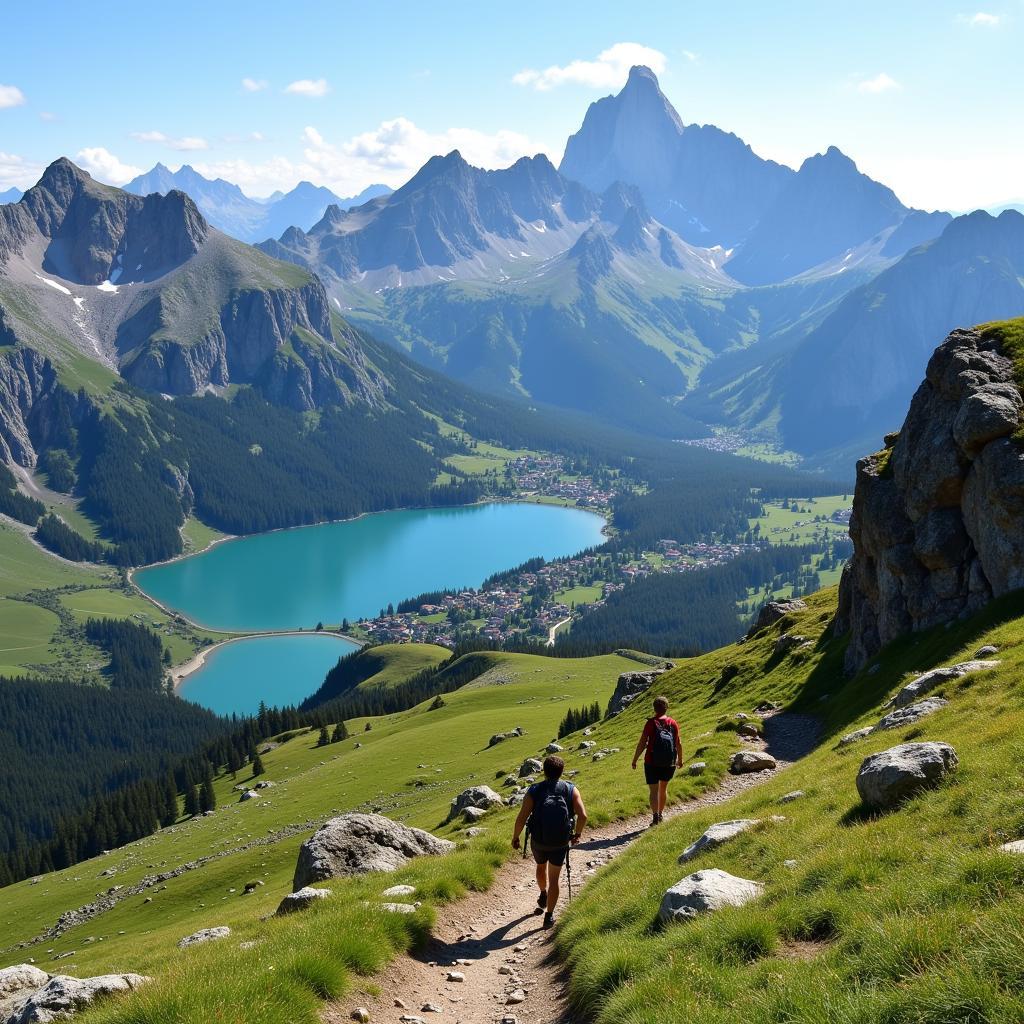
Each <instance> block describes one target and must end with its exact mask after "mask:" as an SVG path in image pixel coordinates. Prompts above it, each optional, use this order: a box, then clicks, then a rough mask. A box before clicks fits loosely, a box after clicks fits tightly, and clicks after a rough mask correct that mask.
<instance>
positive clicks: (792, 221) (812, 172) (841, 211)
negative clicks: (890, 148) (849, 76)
mask: <svg viewBox="0 0 1024 1024" xmlns="http://www.w3.org/2000/svg"><path fill="white" fill-rule="evenodd" d="M951 219H952V218H951V217H950V215H949V214H948V213H931V214H929V213H925V212H923V211H921V210H909V209H908V208H907V207H905V206H904V205H903V204H902V203H901V202H900V201H899V199H897V198H896V194H895V193H894V192H893V191H892V189H889V188H886V186H885V185H881V184H879V183H878V182H877V181H873V180H872V179H871V178H869V177H868V176H867V175H866V174H862V173H861V172H860V171H859V170H857V165H856V164H855V163H854V162H853V161H852V160H851V159H850V158H849V157H848V156H846V155H845V154H843V153H841V152H840V151H839V150H838V149H836V147H835V146H830V147H829V149H828V150H827V151H826V152H825V153H823V154H819V155H817V156H812V157H809V158H808V159H807V160H805V161H804V162H803V164H802V165H801V167H800V170H799V171H798V172H797V173H796V174H795V175H793V177H791V178H790V179H789V181H787V182H786V185H785V187H784V188H783V189H782V190H781V191H780V193H779V194H778V195H777V196H776V198H775V200H774V202H773V203H772V204H771V206H770V207H769V208H768V209H767V210H766V211H765V213H764V215H763V216H762V217H761V219H760V220H759V221H758V223H757V225H756V226H755V227H754V229H753V230H752V231H751V233H750V234H749V235H748V236H747V238H746V239H745V240H744V241H743V243H742V244H741V245H740V247H739V250H738V252H737V254H736V255H735V256H733V258H732V259H731V260H730V261H729V263H728V268H727V269H728V271H729V273H730V274H731V275H732V276H733V277H735V278H736V279H737V280H738V281H740V282H742V283H743V284H751V285H758V284H771V283H773V282H776V281H782V280H785V279H786V278H790V277H796V276H797V275H798V274H802V273H804V272H806V271H808V270H811V269H812V268H814V267H820V266H822V265H824V264H827V263H828V262H829V261H831V260H835V259H837V258H839V259H840V260H841V263H840V264H839V266H838V267H836V268H835V272H836V273H841V272H843V270H844V269H848V265H849V262H850V260H851V259H858V260H859V259H860V258H862V257H863V256H864V255H865V254H866V253H865V252H858V250H861V249H866V250H867V253H870V254H873V255H878V254H880V255H882V256H891V257H896V256H901V255H902V254H903V253H904V252H906V251H907V250H908V249H910V248H912V247H913V246H915V245H917V244H919V243H921V242H924V241H927V240H928V239H929V238H934V237H935V236H936V235H937V234H939V232H940V231H941V230H942V229H943V228H944V227H945V226H946V224H948V223H949V221H950V220H951Z"/></svg>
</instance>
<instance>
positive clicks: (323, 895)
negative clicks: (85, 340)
mask: <svg viewBox="0 0 1024 1024" xmlns="http://www.w3.org/2000/svg"><path fill="white" fill-rule="evenodd" d="M330 895H331V890H330V889H314V888H313V886H311V885H307V886H304V887H303V888H301V889H299V890H297V891H296V892H290V893H288V895H287V896H285V898H284V899H283V900H281V903H280V904H279V906H278V908H277V915H278V916H279V917H283V916H284V915H285V914H293V913H294V912H295V911H296V910H305V909H306V908H307V907H311V906H313V904H314V903H318V902H319V901H320V900H325V899H328V898H329V897H330Z"/></svg>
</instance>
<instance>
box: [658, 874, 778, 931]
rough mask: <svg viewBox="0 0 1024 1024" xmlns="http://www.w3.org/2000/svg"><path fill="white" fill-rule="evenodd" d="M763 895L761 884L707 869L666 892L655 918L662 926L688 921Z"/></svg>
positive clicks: (739, 905)
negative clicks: (661, 922)
mask: <svg viewBox="0 0 1024 1024" xmlns="http://www.w3.org/2000/svg"><path fill="white" fill-rule="evenodd" d="M763 892H764V886H763V885H762V884H761V883H760V882H753V881H751V880H750V879H747V878H737V877H736V876H735V875H730V874H729V873H728V872H727V871H721V870H720V869H718V868H709V869H707V870H705V871H696V872H694V873H693V874H692V875H687V876H686V877H685V878H682V879H680V880H679V881H678V882H676V884H675V885H673V886H672V887H671V888H670V889H667V890H666V892H665V895H664V897H662V901H661V908H660V910H659V912H658V916H659V917H660V918H661V920H662V921H663V922H665V923H669V922H672V921H683V920H689V919H690V918H693V917H697V916H698V915H700V914H706V913H709V912H711V911H715V910H721V909H722V908H723V907H742V906H743V905H744V904H745V903H749V902H750V901H751V900H754V899H757V897H759V896H760V895H761V894H762V893H763Z"/></svg>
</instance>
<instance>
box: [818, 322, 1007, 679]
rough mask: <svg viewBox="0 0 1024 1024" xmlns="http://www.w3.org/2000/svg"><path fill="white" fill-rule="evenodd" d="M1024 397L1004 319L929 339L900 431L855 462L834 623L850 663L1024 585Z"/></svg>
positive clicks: (851, 665)
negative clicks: (847, 548)
mask: <svg viewBox="0 0 1024 1024" xmlns="http://www.w3.org/2000/svg"><path fill="white" fill-rule="evenodd" d="M1022 410H1024V398H1022V396H1021V392H1020V389H1019V388H1018V385H1017V382H1016V380H1015V376H1014V368H1013V364H1012V362H1011V359H1010V357H1009V355H1008V353H1007V352H1006V351H1004V348H1003V343H1002V331H1001V329H1000V328H998V327H997V328H989V329H986V330H981V329H974V330H958V331H954V332H953V333H952V334H950V335H949V337H948V338H947V339H946V340H945V341H944V342H943V343H942V345H940V346H939V348H938V349H936V351H935V353H934V355H933V356H932V358H931V360H930V362H929V363H928V369H927V373H926V376H925V380H924V382H923V383H922V384H921V386H920V387H919V388H918V390H917V393H916V394H915V395H914V398H913V401H912V402H911V405H910V411H909V412H908V414H907V418H906V421H905V422H904V424H903V429H902V430H901V431H900V432H899V434H898V435H897V436H892V437H890V438H889V439H888V445H889V446H888V447H887V448H886V449H885V450H884V451H881V452H879V453H877V454H875V455H872V456H869V457H868V458H866V459H862V460H861V461H860V462H859V463H858V464H857V487H856V491H855V494H854V500H853V517H852V519H851V521H850V536H851V537H852V538H853V545H854V554H853V558H852V559H851V561H850V563H849V565H848V566H847V568H846V570H845V571H844V573H843V580H842V585H841V587H840V601H839V613H838V616H837V620H836V628H837V631H838V632H847V631H848V632H849V633H850V644H849V647H848V648H847V654H846V667H847V669H848V670H849V671H856V670H857V669H859V668H860V667H861V666H862V665H864V664H865V662H867V661H868V660H869V659H870V658H872V657H873V656H874V655H875V654H877V653H878V651H879V650H880V649H881V648H882V646H884V645H885V644H887V643H888V642H889V641H891V640H893V639H895V638H896V637H898V636H900V635H902V634H904V633H908V632H912V631H915V630H922V629H928V628H930V627H932V626H936V625H940V624H942V623H946V622H950V621H952V620H953V619H956V618H958V617H959V616H963V615H967V614H970V613H972V612H974V611H976V610H978V609H979V608H981V607H983V606H984V605H985V604H986V602H988V601H989V600H991V598H993V597H998V596H999V595H1001V594H1005V593H1007V592H1008V591H1010V590H1014V589H1017V588H1019V587H1021V586H1024V448H1022V447H1021V445H1020V444H1019V443H1018V441H1017V440H1016V438H1015V436H1014V435H1015V433H1016V431H1017V430H1018V428H1019V426H1020V424H1021V418H1022Z"/></svg>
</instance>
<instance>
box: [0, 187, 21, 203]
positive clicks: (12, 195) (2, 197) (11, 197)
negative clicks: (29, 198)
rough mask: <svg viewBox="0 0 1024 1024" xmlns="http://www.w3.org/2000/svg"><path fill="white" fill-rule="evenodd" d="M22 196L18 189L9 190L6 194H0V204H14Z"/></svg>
mask: <svg viewBox="0 0 1024 1024" xmlns="http://www.w3.org/2000/svg"><path fill="white" fill-rule="evenodd" d="M21 196H22V191H21V189H20V188H9V189H8V190H7V191H6V192H0V204H2V203H16V202H17V201H18V200H19V199H20V198H21Z"/></svg>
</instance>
